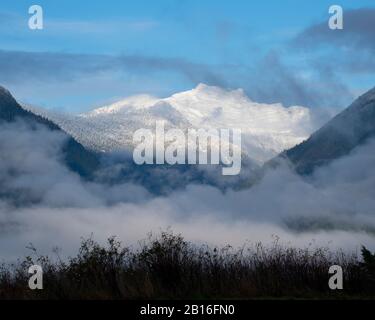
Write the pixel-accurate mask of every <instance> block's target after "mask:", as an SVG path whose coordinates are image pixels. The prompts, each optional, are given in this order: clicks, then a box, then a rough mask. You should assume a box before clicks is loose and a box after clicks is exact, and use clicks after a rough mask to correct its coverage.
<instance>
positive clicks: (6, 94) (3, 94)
mask: <svg viewBox="0 0 375 320" xmlns="http://www.w3.org/2000/svg"><path fill="white" fill-rule="evenodd" d="M10 100H12V101H13V102H15V101H16V100H15V99H14V98H13V96H12V94H11V93H10V91H9V90H7V89H5V88H4V87H2V86H0V102H5V101H10ZM1 104H2V103H1ZM0 106H1V105H0Z"/></svg>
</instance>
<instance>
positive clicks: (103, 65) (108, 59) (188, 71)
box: [0, 50, 225, 86]
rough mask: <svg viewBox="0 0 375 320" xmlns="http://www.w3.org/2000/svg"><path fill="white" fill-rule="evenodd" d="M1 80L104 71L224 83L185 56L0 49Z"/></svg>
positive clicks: (65, 78) (43, 78) (60, 78)
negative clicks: (162, 73)
mask: <svg viewBox="0 0 375 320" xmlns="http://www.w3.org/2000/svg"><path fill="white" fill-rule="evenodd" d="M0 70H1V73H0V82H3V83H8V82H11V83H19V82H24V81H30V80H34V79H37V80H41V81H46V80H47V81H50V80H53V81H69V80H72V79H76V78H79V77H82V76H89V75H95V74H100V73H104V72H117V71H122V72H132V73H150V72H172V73H173V72H174V73H177V74H180V75H182V76H184V77H185V78H187V79H188V80H190V81H192V82H193V83H197V82H205V83H207V84H210V85H219V86H225V82H224V81H223V80H222V78H221V77H220V76H218V75H217V74H216V73H215V72H214V71H213V70H212V68H211V67H209V66H206V65H203V64H197V63H192V62H189V61H187V60H184V59H177V58H175V59H173V58H158V57H146V56H140V55H138V56H136V55H131V56H124V55H122V56H106V55H85V54H65V53H47V52H23V51H4V50H2V51H0Z"/></svg>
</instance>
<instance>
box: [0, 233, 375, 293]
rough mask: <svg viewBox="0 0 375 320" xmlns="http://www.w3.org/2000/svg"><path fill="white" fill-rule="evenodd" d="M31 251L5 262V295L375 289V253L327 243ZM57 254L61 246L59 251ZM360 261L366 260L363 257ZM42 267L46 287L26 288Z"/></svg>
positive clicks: (1, 285) (90, 245) (163, 238)
mask: <svg viewBox="0 0 375 320" xmlns="http://www.w3.org/2000/svg"><path fill="white" fill-rule="evenodd" d="M31 249H32V251H33V254H32V255H31V256H29V257H27V258H25V259H24V260H23V261H19V262H18V263H16V264H12V265H6V264H4V265H2V266H1V268H0V299H258V298H312V299H316V298H368V297H374V296H375V280H374V279H375V276H374V275H375V257H374V256H373V255H372V254H371V253H370V252H369V251H367V250H366V249H363V252H362V255H363V258H364V259H363V260H362V259H360V258H359V257H358V256H357V255H348V254H344V253H343V252H335V253H333V252H331V251H329V250H328V249H326V248H320V249H312V248H306V249H298V248H292V247H285V246H282V245H280V244H279V242H278V241H277V240H276V241H275V242H274V244H273V246H271V247H264V246H262V245H261V244H257V245H255V246H253V247H243V248H240V249H233V248H231V247H230V246H228V247H224V248H210V247H208V246H205V245H204V246H196V245H194V244H192V243H189V242H187V241H185V240H184V239H183V238H182V237H181V236H180V235H175V234H173V233H171V232H163V233H161V234H160V235H159V236H157V237H154V236H152V235H150V236H149V238H148V240H146V241H143V242H142V243H141V244H140V247H139V249H137V250H133V249H130V248H127V247H123V246H121V244H120V243H119V242H118V241H116V239H115V238H110V239H109V240H108V244H107V245H106V246H101V245H99V244H98V243H96V242H95V241H93V240H92V239H88V240H85V241H83V242H82V244H81V247H80V250H79V253H78V254H77V256H76V257H73V258H70V259H68V260H67V261H62V260H61V259H59V258H58V259H54V260H53V261H52V260H51V259H50V258H49V257H47V256H40V255H38V254H37V251H36V250H35V249H34V248H31ZM55 254H56V255H57V257H58V253H57V252H55ZM361 261H363V262H361ZM32 264H39V265H41V266H42V267H43V271H44V274H43V280H44V289H43V290H35V291H31V290H30V289H28V287H27V283H28V277H29V275H28V274H27V270H28V267H29V266H30V265H32ZM334 264H338V265H340V266H342V267H343V270H344V290H342V291H332V290H330V289H329V288H328V279H329V274H328V269H329V267H330V266H331V265H334Z"/></svg>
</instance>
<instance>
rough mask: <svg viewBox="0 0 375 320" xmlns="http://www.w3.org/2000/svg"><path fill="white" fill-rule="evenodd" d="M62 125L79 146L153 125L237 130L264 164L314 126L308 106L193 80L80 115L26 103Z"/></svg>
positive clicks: (108, 141)
mask: <svg viewBox="0 0 375 320" xmlns="http://www.w3.org/2000/svg"><path fill="white" fill-rule="evenodd" d="M26 108H28V109H29V110H31V111H33V112H34V113H37V114H40V115H43V116H45V117H47V118H48V119H50V120H52V121H53V122H55V123H57V124H58V125H59V126H61V127H62V128H63V129H64V130H65V131H66V132H68V133H69V134H70V135H72V136H73V137H74V138H76V139H77V140H78V141H79V142H81V143H82V144H83V145H85V146H87V147H89V148H91V149H94V150H97V151H114V150H122V149H128V148H131V147H132V139H133V133H134V132H135V131H136V130H137V129H140V128H150V129H154V128H155V122H156V121H164V122H165V126H166V129H169V128H180V129H188V128H203V129H212V128H213V129H221V128H226V129H231V128H236V129H241V130H242V151H243V152H244V154H246V155H247V156H248V157H249V158H251V159H253V160H255V161H257V162H258V163H263V162H265V161H267V160H269V159H270V158H272V157H274V156H275V155H277V154H278V153H280V152H282V151H283V150H286V149H290V148H292V147H293V146H295V145H297V144H299V143H301V142H302V141H304V140H306V139H307V138H308V137H309V136H310V134H311V133H312V132H313V131H314V130H315V129H316V127H315V125H314V123H313V119H312V114H311V111H310V109H308V108H305V107H299V106H294V107H289V108H286V107H284V106H282V105H281V104H260V103H256V102H253V101H251V100H250V99H249V98H248V97H247V96H246V94H245V93H244V92H243V90H241V89H238V90H225V89H222V88H218V87H212V86H207V85H204V84H200V85H198V86H197V87H196V88H194V89H192V90H189V91H185V92H181V93H177V94H174V95H172V96H171V97H168V98H162V99H161V98H156V97H153V96H149V95H138V96H133V97H129V98H126V99H124V100H121V101H119V102H117V103H114V104H111V105H108V106H104V107H101V108H98V109H95V110H93V111H91V112H88V113H84V114H80V115H67V114H57V113H53V112H50V111H47V110H42V109H37V108H32V107H26Z"/></svg>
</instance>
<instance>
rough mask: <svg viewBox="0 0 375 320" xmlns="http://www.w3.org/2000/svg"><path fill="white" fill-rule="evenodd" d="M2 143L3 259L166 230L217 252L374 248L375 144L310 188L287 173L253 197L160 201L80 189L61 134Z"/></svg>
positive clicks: (275, 175)
mask: <svg viewBox="0 0 375 320" xmlns="http://www.w3.org/2000/svg"><path fill="white" fill-rule="evenodd" d="M0 134H1V136H2V140H1V144H0V149H1V150H7V152H2V153H1V156H0V158H1V161H0V163H1V165H0V184H1V190H2V194H3V195H4V194H7V195H8V196H9V195H10V194H11V195H16V199H17V200H19V201H18V202H10V201H6V200H2V201H1V202H0V229H1V235H0V240H1V241H0V252H1V257H2V258H3V259H15V258H16V257H19V256H20V255H22V254H25V253H27V250H26V249H25V246H26V245H27V244H28V243H30V242H31V243H33V244H34V245H35V246H36V247H37V248H38V249H39V250H40V251H41V252H48V251H50V250H51V249H52V247H54V246H59V247H61V248H62V249H63V252H64V254H72V253H74V251H75V250H76V249H77V246H78V243H79V241H80V239H81V237H89V236H90V235H91V233H93V234H94V237H95V238H96V239H98V240H99V241H104V240H105V238H107V237H109V236H112V235H117V236H118V237H119V238H120V239H121V240H123V241H126V242H127V243H130V244H136V241H138V240H140V239H143V238H144V237H145V236H146V234H147V233H148V232H150V231H153V232H158V231H160V230H162V229H164V230H165V229H166V228H167V227H171V228H172V229H173V230H174V231H175V232H182V233H183V235H184V236H185V237H186V238H187V239H189V240H191V241H195V242H209V243H212V244H227V243H229V244H232V245H235V246H239V245H241V244H243V242H245V241H250V242H253V243H254V242H256V241H264V242H265V243H269V242H271V241H272V235H277V236H279V237H281V241H283V242H289V243H291V244H293V245H298V246H305V245H308V244H309V243H310V242H311V241H313V240H314V239H315V240H314V241H315V242H314V243H315V244H316V245H330V246H332V247H335V248H337V247H339V248H345V249H349V250H352V249H356V248H358V247H359V246H360V245H361V244H365V245H367V246H369V247H370V248H374V247H375V238H374V235H375V216H374V213H373V208H374V207H375V200H374V198H373V190H374V187H375V172H373V171H374V168H375V154H374V150H375V142H374V141H372V142H369V144H368V145H365V146H362V147H360V148H357V149H356V150H355V151H354V152H353V153H352V154H351V155H349V156H347V157H345V158H342V159H340V160H338V161H336V162H334V163H332V164H331V165H330V166H328V167H325V168H322V169H321V170H319V171H317V172H316V174H315V176H314V177H313V178H311V181H308V182H307V181H304V180H303V179H302V178H301V177H299V176H296V175H295V174H294V173H292V172H291V171H290V170H289V169H288V166H283V167H280V168H279V169H277V170H273V171H270V172H268V173H267V174H266V176H265V177H264V179H263V180H262V181H261V182H260V183H258V184H257V185H255V186H253V187H252V188H251V189H245V190H242V191H237V192H235V191H228V192H226V193H222V192H221V191H219V190H217V189H215V188H212V187H208V186H197V185H195V186H194V185H191V186H188V187H187V188H186V189H185V190H181V191H176V192H173V193H171V194H169V195H168V196H163V197H154V196H151V195H150V194H149V193H148V192H147V191H146V190H144V189H143V188H142V187H140V186H136V185H134V184H131V183H128V184H124V185H117V186H106V185H101V184H95V183H87V182H83V181H81V180H80V179H79V177H78V176H76V175H75V174H73V173H71V172H69V171H68V170H67V169H66V168H65V167H64V166H63V165H62V164H61V163H60V159H61V154H60V147H59V146H61V143H62V141H63V140H62V137H61V136H60V135H59V134H56V133H53V132H48V131H46V130H45V129H43V128H40V129H38V130H30V128H29V127H28V126H27V125H24V124H20V123H17V124H11V125H9V124H8V125H4V124H3V125H1V126H0ZM177 178H178V177H176V179H177ZM26 200H27V201H29V202H25V201H26ZM20 201H21V202H20ZM25 203H26V205H21V204H25ZM15 204H16V205H15ZM20 205H21V206H20Z"/></svg>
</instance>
